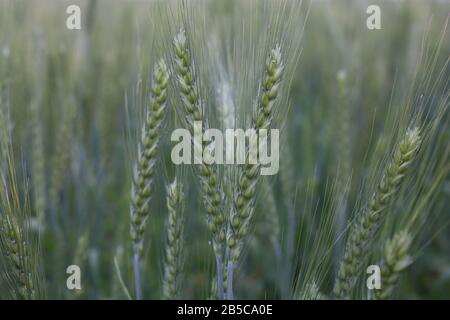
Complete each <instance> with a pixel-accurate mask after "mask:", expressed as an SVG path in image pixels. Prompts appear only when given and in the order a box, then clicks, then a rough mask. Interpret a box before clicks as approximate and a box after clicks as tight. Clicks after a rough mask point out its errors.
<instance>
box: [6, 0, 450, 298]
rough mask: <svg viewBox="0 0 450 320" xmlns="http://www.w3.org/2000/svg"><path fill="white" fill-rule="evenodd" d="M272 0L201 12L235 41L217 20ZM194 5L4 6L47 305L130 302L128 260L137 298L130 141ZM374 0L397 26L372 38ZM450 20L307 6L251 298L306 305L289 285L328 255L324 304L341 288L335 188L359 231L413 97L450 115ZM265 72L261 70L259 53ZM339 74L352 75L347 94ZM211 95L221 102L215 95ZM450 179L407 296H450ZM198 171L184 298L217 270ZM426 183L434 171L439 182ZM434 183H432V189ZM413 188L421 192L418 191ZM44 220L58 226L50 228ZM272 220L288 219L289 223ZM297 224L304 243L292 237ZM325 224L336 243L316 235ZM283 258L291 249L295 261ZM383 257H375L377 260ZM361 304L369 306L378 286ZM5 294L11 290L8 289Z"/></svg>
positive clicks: (154, 259)
mask: <svg viewBox="0 0 450 320" xmlns="http://www.w3.org/2000/svg"><path fill="white" fill-rule="evenodd" d="M192 2H194V3H195V1H192ZM262 2H263V1H253V2H252V1H229V0H226V1H225V0H223V1H221V0H216V1H207V2H203V4H202V11H201V12H202V14H205V15H206V16H207V19H205V20H206V22H205V24H206V26H207V30H203V31H202V34H206V36H207V35H208V34H209V33H210V32H211V33H212V32H216V35H217V38H218V39H219V42H223V43H225V44H226V43H227V42H224V40H223V37H225V36H230V34H229V33H227V31H226V28H227V24H226V23H223V24H221V25H220V26H219V27H217V28H216V24H218V22H217V21H229V22H230V23H231V22H233V23H238V22H237V21H240V20H239V19H241V20H242V19H245V17H246V15H247V14H248V15H250V13H251V12H252V11H255V12H257V11H258V10H263V9H261V7H262V5H261V3H262ZM180 3H181V1H173V2H172V4H173V6H172V7H171V8H172V9H170V10H169V9H167V8H166V4H165V2H164V1H160V2H158V1H119V0H112V1H110V0H108V1H106V0H86V1H77V0H73V1H62V0H61V1H50V0H0V85H1V95H2V100H1V101H2V106H1V107H2V108H3V110H8V112H7V113H8V114H9V117H8V121H6V124H7V128H8V131H9V132H10V133H11V136H12V143H13V149H14V154H15V163H16V166H17V168H19V169H17V172H18V173H19V175H20V176H21V178H22V179H21V180H24V181H25V180H26V181H28V185H29V190H30V197H31V209H30V217H29V219H30V222H31V223H30V230H29V231H30V233H31V236H32V237H36V236H37V235H40V236H39V237H40V240H39V247H40V255H41V262H40V265H39V266H38V268H39V269H40V270H41V271H42V272H43V274H44V276H43V279H44V280H43V282H42V284H41V286H42V287H43V291H44V292H45V294H44V295H43V297H47V298H62V299H111V298H112V299H114V298H117V299H124V298H126V297H125V295H124V292H123V290H122V287H121V285H120V283H119V279H118V276H117V270H116V268H115V265H114V259H116V261H117V264H118V266H119V269H120V271H121V274H122V276H123V280H124V283H125V285H126V286H127V287H129V290H130V292H132V287H133V276H132V266H131V240H130V236H129V210H130V204H129V201H130V188H131V172H132V165H133V159H134V153H135V144H137V141H136V140H135V139H133V137H135V135H133V134H130V132H131V133H133V132H135V131H137V130H138V129H139V128H140V125H141V122H140V120H139V119H140V117H139V113H140V112H141V111H140V110H142V107H143V104H145V103H142V101H141V100H142V99H144V100H145V94H146V91H145V88H146V86H148V80H149V78H150V76H151V70H152V67H153V64H154V63H155V62H156V61H157V60H158V59H159V58H160V57H161V56H168V53H167V51H169V50H170V49H171V41H172V40H171V39H172V38H173V36H174V34H173V33H172V32H171V31H172V30H176V29H178V28H180V27H181V26H180V25H179V24H180V23H179V21H178V20H177V19H174V20H173V21H170V20H171V16H172V15H173V16H177V15H178V14H179V12H178V10H181V11H182V10H183V5H181V4H180ZM71 4H77V5H79V6H80V8H81V12H82V29H81V30H68V29H67V28H66V19H67V16H68V15H67V14H66V8H67V6H68V5H71ZM369 4H377V5H379V7H380V8H381V25H382V29H381V30H368V29H367V28H366V19H367V14H366V8H367V6H368V5H369ZM190 5H192V3H190V4H187V7H188V8H189V6H190ZM167 7H168V5H167ZM190 10H192V9H188V10H187V11H188V12H189V11H190ZM192 11H195V10H192ZM239 12H240V14H241V15H237V13H239ZM449 13H450V2H449V1H388V0H385V1H379V0H377V1H370V3H369V2H367V1H356V0H353V1H346V0H338V1H326V0H323V1H322V0H318V1H312V2H307V1H305V2H304V4H303V5H302V14H301V15H299V16H298V19H297V18H296V20H295V21H296V23H295V24H292V25H291V26H290V28H291V30H290V31H291V33H292V34H293V35H294V36H295V35H297V36H295V37H298V38H301V54H300V55H299V56H300V58H299V60H298V63H296V64H291V65H289V66H288V67H289V69H290V72H291V74H292V82H291V83H290V87H289V90H287V94H288V98H289V105H290V111H289V116H287V117H286V120H285V122H284V123H283V133H282V136H283V137H285V138H283V139H285V140H283V144H282V147H281V156H280V161H281V164H280V172H279V174H278V175H277V176H275V177H272V178H270V179H267V182H266V180H264V181H265V182H264V183H265V184H266V185H265V187H264V188H265V191H261V192H260V196H259V197H258V202H257V210H256V215H255V221H254V224H253V228H252V233H251V236H250V237H249V239H248V245H247V246H246V250H245V256H244V259H243V260H242V262H241V264H240V265H239V269H238V274H237V278H236V282H235V283H236V284H235V287H236V288H235V290H236V296H237V297H239V298H256V299H259V298H261V299H264V298H296V297H297V294H298V293H296V291H298V290H301V289H294V290H291V289H289V288H290V287H295V288H298V287H300V288H301V287H304V285H302V284H301V283H302V281H303V279H306V278H308V277H310V274H311V273H312V271H311V270H313V269H315V268H316V267H317V266H318V261H319V260H320V261H322V258H323V259H324V260H326V262H325V263H324V264H325V265H322V264H320V268H317V269H316V271H317V272H318V273H320V276H319V278H320V281H319V287H320V290H322V291H323V292H324V294H328V293H329V292H330V291H331V288H332V279H333V272H334V271H333V270H334V267H333V265H334V264H335V262H333V261H334V260H335V259H336V257H335V254H338V253H334V251H335V250H334V249H333V248H335V247H336V238H335V237H334V236H332V235H331V234H332V232H333V231H332V230H333V226H334V225H335V224H336V223H337V222H336V223H334V222H332V219H334V218H332V217H333V213H332V212H333V210H334V209H333V205H332V203H333V202H335V200H333V199H335V197H334V194H336V193H339V190H342V185H343V184H345V185H346V186H347V187H348V203H349V204H348V216H349V217H348V219H349V221H350V219H351V215H352V214H354V211H357V210H356V208H357V207H358V206H359V204H360V203H361V202H364V199H365V196H364V194H365V192H368V191H367V190H366V188H365V187H364V186H366V185H368V184H369V185H371V184H374V183H373V182H368V180H370V176H371V174H370V172H372V171H373V170H375V169H376V168H378V167H379V166H381V164H380V163H383V159H384V158H385V156H386V155H388V154H389V153H390V150H391V149H390V148H391V147H392V145H393V142H395V136H396V132H397V131H396V130H397V129H398V128H397V127H401V125H400V122H401V121H400V120H401V119H402V110H403V109H402V108H403V107H404V106H405V104H406V101H408V97H411V96H413V97H415V98H417V97H419V96H420V94H423V95H428V94H432V95H433V98H434V100H433V101H431V99H430V105H432V106H433V105H436V104H437V102H438V101H442V100H444V102H445V101H446V102H445V103H444V104H446V105H448V85H447V82H448V81H449V77H450V69H449V67H448V65H446V64H445V63H446V61H447V60H448V57H449V54H450V37H449V33H448V32H447V33H444V34H443V33H442V32H443V29H444V27H445V24H446V18H448V15H449ZM236 15H237V16H236ZM192 16H193V18H192V19H197V17H198V16H201V15H200V14H198V13H197V15H195V13H192ZM221 19H222V20H221ZM227 19H228V20H227ZM242 21H243V20H242ZM249 21H253V20H250V19H249ZM297 22H298V23H297ZM167 26H170V27H167ZM230 28H231V27H230ZM216 29H217V30H216ZM252 30H253V31H255V32H264V30H257V28H256V27H255V28H254V29H252ZM222 36H223V37H222ZM231 37H232V35H231ZM296 39H297V38H296ZM250 45H255V46H256V45H257V43H251V44H250ZM193 46H197V47H198V48H201V47H202V46H204V47H207V43H206V42H202V41H201V40H198V39H197V40H195V42H193ZM437 48H439V50H438V52H437V53H436V54H435V53H434V50H436V49H437ZM198 50H207V49H205V48H203V49H198ZM434 57H436V61H434V62H433V64H431V65H425V67H424V68H423V69H421V70H420V73H421V74H419V76H418V75H417V73H416V72H415V70H416V66H417V65H418V64H419V65H420V64H421V63H422V66H423V63H424V61H429V60H430V59H432V58H434ZM427 59H428V60H427ZM196 63H197V64H199V65H200V64H201V63H205V64H206V63H210V62H208V61H207V59H206V60H205V61H197V62H196ZM254 63H263V62H261V61H260V62H257V61H256V62H255V61H248V64H249V65H250V64H254ZM224 65H226V64H225V63H224ZM235 72H245V70H242V69H241V70H236V71H235ZM339 74H340V75H341V76H342V75H345V84H344V85H345V88H344V89H345V96H344V98H342V95H341V94H342V92H341V91H340V89H342V88H341V87H340V85H341V84H340V83H339V77H338V75H339ZM203 77H204V78H203V79H204V81H205V82H206V81H207V79H208V77H210V79H211V82H212V85H211V87H214V84H215V83H216V82H217V79H213V76H209V75H204V76H203ZM418 78H419V82H420V81H426V80H428V81H429V83H434V82H433V81H437V85H436V88H435V89H433V90H431V89H430V88H431V86H428V87H426V86H423V87H421V88H420V89H421V90H422V91H421V92H418V91H413V92H411V91H410V88H411V85H412V84H413V83H414V82H415V80H416V79H418ZM420 79H422V80H420ZM424 79H425V80H424ZM254 81H256V80H254ZM139 88H144V90H143V92H141V91H139V90H138V89H139ZM427 88H428V91H427V90H425V89H427ZM174 90H175V89H174ZM170 95H173V97H171V98H170V99H169V108H168V109H169V114H168V116H167V123H166V125H165V126H164V128H163V133H162V136H163V142H162V148H161V151H160V156H159V160H158V165H157V168H158V169H157V175H156V182H155V190H154V194H153V197H152V204H151V217H150V220H149V223H148V227H147V231H146V240H145V246H146V247H145V258H144V259H143V274H144V276H143V280H144V281H143V283H144V296H145V298H147V299H159V298H160V297H161V277H162V271H161V267H162V258H161V257H162V254H163V249H164V245H165V242H164V241H165V240H164V239H165V219H166V215H167V209H166V207H165V205H166V191H165V185H166V184H167V183H168V182H169V181H171V180H172V179H173V177H174V175H175V168H174V167H173V164H172V163H171V161H170V148H171V146H172V145H171V142H170V139H169V137H170V132H171V131H172V130H173V129H174V128H175V127H176V125H177V121H176V118H177V117H176V107H172V106H173V105H176V104H177V103H178V104H179V100H177V96H176V94H175V93H173V92H172V93H170ZM210 95H211V97H214V92H212V93H211V94H210ZM445 99H446V100H445ZM433 103H434V104H433ZM241 107H242V108H243V106H237V108H241ZM430 108H432V107H430ZM445 114H446V116H444V120H443V121H441V122H440V124H439V132H441V133H440V134H439V135H436V136H437V137H438V138H436V140H433V141H432V143H433V144H435V145H436V148H437V149H438V150H440V151H436V152H437V153H436V155H435V156H434V159H439V161H441V162H440V163H442V162H444V163H445V162H448V152H447V151H446V150H448V145H449V140H448V139H449V133H450V132H449V127H448V116H447V115H448V111H447V108H446V107H445ZM343 159H345V160H343ZM341 161H344V162H345V163H346V169H343V170H347V174H348V173H351V179H350V180H346V182H342V179H341V178H339V174H338V172H339V169H338V168H341V169H342V166H340V165H339V164H340V163H341ZM436 162H438V160H436ZM425 165H426V164H422V166H421V167H423V166H425ZM447 167H448V166H447ZM442 168H445V166H444V165H442ZM445 170H446V171H442V172H444V173H443V174H444V177H441V178H440V179H441V180H440V183H439V187H438V188H437V189H436V190H434V192H433V199H432V201H431V200H430V201H425V202H426V204H425V206H424V207H425V208H424V209H423V210H424V211H426V217H427V218H426V219H425V220H424V221H423V222H422V223H421V224H420V226H417V229H416V230H415V232H414V246H413V248H412V253H411V254H412V255H413V257H414V263H413V264H412V265H411V266H410V267H409V268H408V269H407V270H406V271H405V272H404V273H402V276H401V281H400V286H399V288H398V292H396V297H399V298H407V299H435V298H436V299H448V298H450V232H449V230H450V229H449V228H448V222H449V221H450V216H449V212H450V207H449V200H450V180H449V176H448V168H447V169H445ZM191 171H192V170H190V168H187V167H186V168H183V169H182V170H181V173H180V171H177V175H179V176H180V177H182V179H183V183H184V186H185V193H186V200H185V231H186V234H185V246H184V251H185V252H184V255H185V259H184V268H183V277H182V279H183V286H182V288H183V289H182V294H181V297H185V298H202V299H204V298H209V297H210V296H211V287H212V285H211V283H212V279H213V277H214V267H215V266H214V257H213V255H212V250H211V246H210V240H209V233H208V230H207V227H206V225H205V221H204V220H205V219H204V216H205V213H204V209H203V206H202V203H201V201H200V200H199V199H200V196H199V190H198V182H197V179H196V178H195V176H194V173H193V172H191ZM419 171H420V170H419ZM421 172H422V171H421ZM423 172H425V171H423ZM424 175H430V179H435V176H433V172H429V173H427V172H425V173H424ZM436 175H437V174H436ZM425 180H426V179H425V178H424V177H420V181H425ZM411 186H413V187H414V185H413V184H412V182H411ZM417 188H419V187H417ZM420 188H422V189H426V188H427V183H426V182H423V184H422V185H421V187H420ZM267 190H269V191H267ZM264 192H269V193H270V194H271V196H266V194H265V193H264ZM414 192H416V193H414ZM410 193H414V194H415V196H416V197H418V198H420V197H423V195H422V194H421V193H419V191H412V192H410ZM408 199H409V198H408V197H407V196H405V197H403V198H402V199H400V200H401V201H409V200H408ZM400 200H399V204H397V205H396V206H394V207H395V208H397V209H398V211H402V212H401V213H399V214H401V215H402V218H399V219H398V220H395V221H394V220H389V221H388V222H387V224H388V226H387V227H386V228H384V229H383V230H382V232H381V233H380V237H379V238H380V239H378V240H377V241H380V242H379V243H382V241H383V240H384V238H383V237H385V236H386V237H387V236H388V233H389V231H388V230H390V231H392V230H394V229H395V228H396V226H397V225H398V224H399V223H401V221H404V219H405V215H407V212H406V213H405V212H403V211H405V208H410V207H408V204H407V205H404V204H402V203H403V202H402V203H400V202H401V201H400ZM268 201H269V202H270V203H267V202H268ZM411 206H413V205H412V204H411ZM353 208H354V209H353ZM393 211H395V210H393ZM39 212H43V214H44V216H45V218H44V220H45V224H39V223H37V217H38V215H39ZM271 215H276V221H273V216H271ZM290 215H293V216H294V217H295V218H294V219H295V221H297V223H296V224H295V225H296V229H295V230H294V231H292V230H291V231H288V229H289V226H290V225H291V223H290V222H292V221H291V220H290V219H292V217H291V216H290ZM328 215H329V218H326V217H327V216H328ZM333 221H334V220H333ZM289 232H291V233H289ZM292 232H293V234H294V235H293V237H294V240H291V242H289V236H288V235H289V234H292ZM320 232H323V233H324V234H325V235H326V236H323V237H320V241H317V233H320ZM274 239H275V240H274ZM274 243H278V245H279V246H280V248H281V249H280V248H278V249H277V248H276V247H277V245H274ZM288 243H290V246H291V247H292V246H293V248H289V244H288ZM380 248H381V247H380ZM277 250H281V253H279V254H281V255H282V257H281V258H280V259H278V258H277V253H276V252H277ZM379 252H380V250H378V251H374V253H373V255H374V259H376V257H379ZM277 261H278V262H277ZM71 264H78V265H80V267H81V270H82V288H83V289H82V290H81V291H78V292H73V291H69V290H67V288H66V278H67V274H66V272H65V271H66V267H67V266H68V265H71ZM0 270H1V269H0ZM286 274H290V275H291V278H290V280H289V279H287V280H286ZM302 275H304V276H302ZM295 279H301V280H299V281H298V283H297V282H296V281H295ZM308 279H309V278H308ZM294 282H295V283H297V285H295V286H294V285H293V283H294ZM356 297H357V298H364V297H365V293H361V294H358V295H357V296H356ZM0 298H5V299H7V298H9V293H8V290H7V288H6V286H5V285H4V284H2V282H0Z"/></svg>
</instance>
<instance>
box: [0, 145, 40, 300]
mask: <svg viewBox="0 0 450 320" xmlns="http://www.w3.org/2000/svg"><path fill="white" fill-rule="evenodd" d="M2 156H3V157H4V158H5V160H6V162H7V169H6V171H7V172H6V173H4V172H3V170H1V171H0V261H1V262H2V263H3V265H2V273H1V274H0V276H1V277H2V278H3V280H4V281H5V283H7V284H8V286H9V289H10V291H11V295H12V297H13V298H15V299H26V300H29V299H35V298H36V296H37V293H36V288H35V285H36V283H35V282H36V281H35V280H36V279H37V278H36V276H37V274H36V273H35V271H36V268H35V267H36V263H37V260H36V256H34V255H33V252H32V251H31V249H32V247H31V244H32V243H31V241H30V239H28V237H27V235H26V231H25V229H26V219H29V218H30V207H29V198H28V189H25V204H24V205H22V203H21V199H20V197H19V189H18V187H19V186H18V184H17V180H16V173H15V169H14V164H13V160H12V149H11V145H10V146H9V148H8V153H7V154H6V155H2Z"/></svg>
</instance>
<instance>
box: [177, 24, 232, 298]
mask: <svg viewBox="0 0 450 320" xmlns="http://www.w3.org/2000/svg"><path fill="white" fill-rule="evenodd" d="M173 44H174V49H175V64H176V72H177V82H178V85H179V89H180V97H181V101H182V103H183V107H184V110H185V120H186V124H187V126H188V128H189V130H190V132H191V134H193V130H194V122H195V121H202V119H203V111H202V101H201V99H200V96H199V92H198V84H197V79H196V73H195V69H194V65H193V62H192V60H191V57H190V52H189V47H188V42H187V38H186V32H185V31H184V30H181V31H180V32H179V33H178V34H177V35H176V36H175V38H174V41H173ZM202 129H203V128H202ZM194 148H202V146H197V145H194ZM197 173H198V175H199V179H200V185H201V192H202V198H203V203H204V206H205V208H206V213H207V223H208V228H209V230H210V231H211V233H212V236H213V241H212V244H213V249H214V254H215V256H216V263H217V277H218V279H217V283H218V291H219V298H223V288H222V283H223V279H222V261H223V260H222V257H223V246H224V243H225V230H224V222H225V219H224V215H223V209H222V206H221V205H222V198H223V192H222V191H221V185H220V183H219V179H218V174H217V171H216V168H215V167H214V166H211V165H206V164H204V163H203V162H202V163H201V164H199V165H198V168H197Z"/></svg>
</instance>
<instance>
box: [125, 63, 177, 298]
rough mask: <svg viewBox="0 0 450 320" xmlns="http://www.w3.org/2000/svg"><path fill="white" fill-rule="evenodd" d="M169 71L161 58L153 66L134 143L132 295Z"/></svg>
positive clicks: (137, 275) (137, 286)
mask: <svg viewBox="0 0 450 320" xmlns="http://www.w3.org/2000/svg"><path fill="white" fill-rule="evenodd" d="M168 84H169V72H168V69H167V66H166V63H165V61H164V60H163V59H161V60H160V61H159V62H158V63H157V64H156V66H155V69H154V72H153V79H152V87H151V93H150V102H149V105H148V106H147V110H146V118H145V122H144V125H143V127H142V134H141V140H140V142H139V145H138V157H137V160H136V163H135V165H134V172H133V184H132V188H131V208H130V218H131V219H130V220H131V221H130V233H131V239H132V242H133V254H134V260H133V261H134V270H135V281H136V297H137V298H138V299H139V298H141V297H140V294H141V293H140V291H141V290H140V266H139V264H140V258H141V256H142V251H143V242H144V232H145V226H146V222H147V219H148V216H149V207H150V199H151V195H152V188H153V180H154V170H155V169H154V167H155V164H156V159H157V151H158V146H159V140H160V131H161V126H162V122H163V118H164V115H165V109H166V100H167V87H168Z"/></svg>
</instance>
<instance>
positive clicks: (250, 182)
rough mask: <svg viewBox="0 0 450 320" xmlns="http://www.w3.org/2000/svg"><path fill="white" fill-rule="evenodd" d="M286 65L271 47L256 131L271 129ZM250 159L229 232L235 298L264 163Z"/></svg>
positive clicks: (242, 172)
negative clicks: (237, 271) (236, 266)
mask: <svg viewBox="0 0 450 320" xmlns="http://www.w3.org/2000/svg"><path fill="white" fill-rule="evenodd" d="M283 69H284V65H283V62H282V60H281V48H280V47H279V46H278V45H277V46H276V47H275V48H274V49H272V50H270V53H269V57H268V59H267V62H266V66H265V71H264V75H263V79H262V83H261V85H260V97H259V99H258V105H257V108H256V112H255V117H254V119H253V128H254V129H255V130H257V131H258V130H260V129H269V128H270V125H271V123H272V118H273V106H274V103H275V100H276V98H277V95H278V92H279V87H280V84H281V77H282V74H283ZM249 154H250V152H247V161H246V163H245V164H244V165H243V166H242V168H240V170H239V178H238V179H239V182H238V183H239V185H238V190H237V193H236V196H235V201H234V210H233V211H232V214H231V228H229V229H228V233H227V246H228V248H227V249H228V254H227V258H228V266H227V278H228V285H227V298H228V299H232V298H233V286H232V282H233V269H234V264H236V262H237V261H238V259H239V255H240V251H241V248H242V245H243V240H244V238H245V237H246V236H247V234H248V230H249V227H250V221H251V219H252V216H253V212H254V208H255V200H256V186H257V182H258V178H259V171H260V165H259V164H251V163H250V162H249V161H248V157H249Z"/></svg>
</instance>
